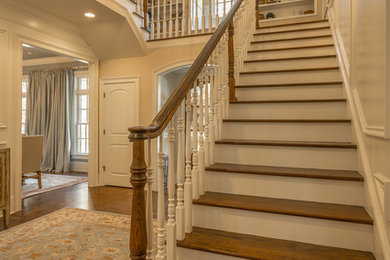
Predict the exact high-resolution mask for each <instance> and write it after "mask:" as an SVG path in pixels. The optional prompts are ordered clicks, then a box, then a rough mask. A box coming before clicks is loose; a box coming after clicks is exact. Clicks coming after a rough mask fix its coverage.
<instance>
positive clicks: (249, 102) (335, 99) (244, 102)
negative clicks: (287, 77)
mask: <svg viewBox="0 0 390 260" xmlns="http://www.w3.org/2000/svg"><path fill="white" fill-rule="evenodd" d="M324 102H347V100H346V99H345V98H332V99H330V98H328V99H280V100H238V101H230V103H231V104H265V103H324Z"/></svg>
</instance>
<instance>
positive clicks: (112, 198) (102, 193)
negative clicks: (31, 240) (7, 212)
mask: <svg viewBox="0 0 390 260" xmlns="http://www.w3.org/2000/svg"><path fill="white" fill-rule="evenodd" d="M153 195H154V196H153V199H154V201H157V194H153ZM131 199H132V189H129V188H119V187H111V186H103V187H94V188H88V183H86V182H85V183H80V184H77V185H74V186H71V187H67V188H63V189H59V190H54V191H50V192H46V193H42V194H39V195H36V196H32V197H30V198H26V199H24V200H23V202H22V211H19V212H16V213H14V214H12V215H11V218H10V226H9V227H14V226H16V225H19V224H22V223H25V222H27V221H30V220H33V219H35V218H38V217H41V216H43V215H46V214H48V213H51V212H53V211H56V210H59V209H62V208H64V207H71V208H81V209H90V210H97V211H106V212H112V213H119V214H128V215H130V212H131ZM154 206H155V208H157V205H156V203H154ZM156 211H157V210H156V209H154V212H155V214H156ZM155 217H156V216H155ZM0 223H3V222H2V221H0ZM0 230H4V226H3V225H2V224H1V225H0Z"/></svg>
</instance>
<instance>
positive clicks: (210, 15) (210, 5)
mask: <svg viewBox="0 0 390 260" xmlns="http://www.w3.org/2000/svg"><path fill="white" fill-rule="evenodd" d="M212 10H213V8H212V0H209V33H211V30H212V28H213V13H212Z"/></svg>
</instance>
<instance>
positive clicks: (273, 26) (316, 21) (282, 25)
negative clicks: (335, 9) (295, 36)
mask: <svg viewBox="0 0 390 260" xmlns="http://www.w3.org/2000/svg"><path fill="white" fill-rule="evenodd" d="M322 22H328V20H315V21H304V22H296V23H283V24H275V25H266V26H264V25H262V26H260V28H259V29H258V30H261V29H268V28H276V27H285V26H291V25H299V24H309V23H322Z"/></svg>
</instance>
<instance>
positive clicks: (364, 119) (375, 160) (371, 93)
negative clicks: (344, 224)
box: [330, 0, 390, 259]
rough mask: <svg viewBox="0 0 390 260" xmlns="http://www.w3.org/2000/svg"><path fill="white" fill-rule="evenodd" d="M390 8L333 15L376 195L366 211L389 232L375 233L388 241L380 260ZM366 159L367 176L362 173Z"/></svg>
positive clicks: (361, 3) (382, 0) (340, 6)
mask: <svg viewBox="0 0 390 260" xmlns="http://www.w3.org/2000/svg"><path fill="white" fill-rule="evenodd" d="M389 6H390V1H388V0H370V1H367V0H335V1H334V5H333V8H332V13H331V15H330V19H332V18H333V19H332V20H333V21H334V24H335V33H336V35H337V37H338V39H339V40H340V39H341V45H340V47H341V48H340V49H341V52H342V54H343V55H342V56H343V58H344V61H345V64H346V65H347V68H346V69H347V70H348V71H349V73H350V74H349V77H348V78H349V82H350V87H351V90H352V93H353V102H354V103H355V107H356V108H357V109H356V111H357V112H358V113H357V114H358V118H357V119H358V120H357V121H358V122H354V123H355V124H359V126H360V128H361V130H362V131H361V133H362V140H363V144H364V146H365V150H366V153H364V151H365V150H364V149H362V147H360V152H363V157H362V158H363V160H362V161H361V162H362V163H361V167H360V169H361V170H362V171H361V172H362V173H365V174H366V176H365V178H366V195H368V193H369V192H374V193H375V194H371V197H372V198H375V199H374V200H372V199H371V200H369V199H368V200H367V201H366V203H367V204H366V206H367V209H368V210H369V212H370V213H371V214H376V216H375V217H377V216H379V217H380V218H381V220H380V221H383V222H382V223H383V225H378V224H379V223H378V222H376V228H380V227H384V229H385V232H384V233H382V234H381V235H379V236H378V234H379V233H376V235H377V237H376V238H377V239H378V238H379V237H380V236H381V239H382V241H385V240H386V239H387V241H385V243H386V244H387V245H385V246H382V251H383V250H387V251H386V252H387V253H386V252H384V254H382V252H380V251H381V250H378V251H377V253H378V255H377V257H378V258H377V259H383V257H384V255H386V254H387V256H389V255H390V253H389V248H390V244H389V237H390V222H389V221H388V220H386V219H385V216H386V215H385V213H384V210H385V209H386V207H389V206H390V205H385V203H384V199H385V195H384V194H383V186H382V184H381V183H380V181H379V179H380V178H378V175H381V176H384V177H385V179H386V178H387V179H388V180H390V139H389V137H390V136H389V133H390V121H389V120H388V118H390V95H389V94H390V81H389V76H388V75H387V74H389V73H388V72H387V71H388V70H389V65H390V58H388V57H387V56H386V55H389V54H388V53H389V51H390V45H389V39H390V33H389V32H390V29H389V26H390V22H389V21H388V20H389V17H388V16H389V15H390V8H389ZM339 42H340V41H339ZM359 103H360V104H359ZM358 135H359V133H358ZM364 160H366V166H368V169H369V170H368V171H367V170H365V171H363V169H364ZM369 179H371V180H373V181H372V182H371V189H370V188H368V189H367V185H368V186H369V185H370V181H369ZM382 179H383V178H382ZM366 197H367V198H369V196H366ZM388 199H390V198H388ZM388 204H389V203H388ZM375 207H376V209H377V210H375V209H374V208H375ZM375 212H376V213H375ZM377 213H379V215H378V214H377ZM389 220H390V219H389ZM386 236H387V237H386ZM378 245H379V244H377V248H378ZM386 259H387V258H386Z"/></svg>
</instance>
